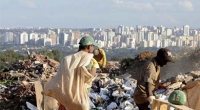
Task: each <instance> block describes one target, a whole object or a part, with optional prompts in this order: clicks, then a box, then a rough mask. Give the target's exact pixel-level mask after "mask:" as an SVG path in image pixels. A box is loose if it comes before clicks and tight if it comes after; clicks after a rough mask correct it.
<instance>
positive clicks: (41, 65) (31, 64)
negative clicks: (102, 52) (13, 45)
mask: <svg viewBox="0 0 200 110" xmlns="http://www.w3.org/2000/svg"><path fill="white" fill-rule="evenodd" d="M143 54H148V55H149V56H150V57H151V56H154V54H152V53H148V52H144V53H143ZM141 55H142V54H141ZM141 58H142V59H143V57H141ZM138 59H140V58H139V57H138ZM145 59H146V58H145ZM129 60H130V59H128V60H127V61H129ZM127 61H124V62H125V63H126V64H125V65H124V66H126V65H127V63H128V65H129V63H130V62H127ZM134 62H135V63H134V66H131V67H138V68H139V67H140V65H141V64H138V65H136V64H137V63H136V62H139V60H134ZM142 63H143V60H142ZM7 64H8V69H7V70H4V71H3V72H0V80H2V81H5V82H6V81H11V82H9V84H8V83H7V84H6V86H4V85H1V84H0V105H1V106H0V110H25V109H28V107H27V105H26V103H27V102H29V103H31V104H33V105H35V106H36V95H35V87H34V81H38V80H46V79H48V78H49V77H51V76H54V75H55V74H56V73H57V68H58V65H59V63H58V62H57V61H55V60H52V59H50V58H48V57H46V56H44V55H40V54H35V53H34V52H33V53H32V54H29V59H28V60H24V61H19V60H18V61H16V62H14V63H11V64H10V63H7ZM130 65H131V64H130ZM138 68H135V70H137V69H138ZM130 69H131V68H129V70H130ZM111 70H112V71H114V72H115V73H116V72H117V74H116V75H112V74H111V73H99V75H98V77H97V78H96V79H95V80H94V81H93V84H92V87H91V88H90V90H89V91H90V94H89V97H90V99H91V102H90V107H91V108H92V109H105V110H112V109H123V110H137V109H138V108H137V106H136V105H135V103H134V101H133V98H132V97H133V93H134V90H135V87H136V83H137V82H136V80H135V79H133V78H132V76H133V75H132V73H131V74H128V73H129V71H118V68H114V69H112V68H111ZM112 71H109V72H112ZM110 75H112V77H110ZM199 78H200V71H191V72H187V73H185V74H179V75H177V76H175V77H171V78H168V79H165V80H162V81H161V83H162V84H163V85H164V86H167V88H168V90H167V91H161V90H160V91H156V92H157V94H161V95H162V96H163V95H166V96H168V95H169V94H170V93H171V92H172V91H174V90H177V89H181V88H182V87H183V86H184V85H186V84H188V83H190V82H192V81H194V80H197V79H199ZM12 81H13V82H12ZM164 98H166V97H164Z"/></svg>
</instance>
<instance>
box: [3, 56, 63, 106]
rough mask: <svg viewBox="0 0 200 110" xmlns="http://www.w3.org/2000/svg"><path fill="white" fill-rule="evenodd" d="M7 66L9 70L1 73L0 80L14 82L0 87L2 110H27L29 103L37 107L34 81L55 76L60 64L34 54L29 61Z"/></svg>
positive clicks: (19, 61)
mask: <svg viewBox="0 0 200 110" xmlns="http://www.w3.org/2000/svg"><path fill="white" fill-rule="evenodd" d="M7 64H8V67H9V69H8V70H4V71H3V72H0V80H1V81H5V82H6V81H13V82H10V83H9V84H5V86H4V85H0V105H1V106H0V110H25V109H27V102H28V105H29V106H30V104H33V105H35V106H36V95H35V86H34V81H37V80H46V79H47V78H49V77H50V76H53V75H55V74H56V72H57V68H58V65H59V62H57V61H55V60H53V59H49V58H48V57H46V56H44V55H40V54H39V55H38V54H35V53H32V54H31V55H30V56H29V59H28V60H24V61H21V60H17V61H15V62H14V63H11V64H9V63H7Z"/></svg>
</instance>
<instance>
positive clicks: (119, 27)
mask: <svg viewBox="0 0 200 110" xmlns="http://www.w3.org/2000/svg"><path fill="white" fill-rule="evenodd" d="M118 33H119V34H121V35H122V34H123V33H124V26H122V25H120V26H118Z"/></svg>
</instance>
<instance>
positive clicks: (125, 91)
mask: <svg viewBox="0 0 200 110" xmlns="http://www.w3.org/2000/svg"><path fill="white" fill-rule="evenodd" d="M130 77H131V75H130V74H123V75H120V76H117V77H115V78H113V79H110V78H109V77H108V74H103V73H102V74H99V76H98V77H97V78H96V79H95V81H94V82H93V84H92V87H91V90H90V95H89V96H90V99H91V103H90V106H91V108H92V109H101V110H102V109H105V110H113V109H123V110H134V109H136V108H137V107H136V105H135V103H134V101H133V98H132V96H133V93H134V89H135V87H136V80H134V79H132V78H130Z"/></svg>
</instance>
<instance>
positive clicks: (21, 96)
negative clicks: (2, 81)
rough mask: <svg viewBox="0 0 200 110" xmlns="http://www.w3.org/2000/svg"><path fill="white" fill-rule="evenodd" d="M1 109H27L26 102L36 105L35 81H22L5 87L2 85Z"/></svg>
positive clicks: (0, 95)
mask: <svg viewBox="0 0 200 110" xmlns="http://www.w3.org/2000/svg"><path fill="white" fill-rule="evenodd" d="M0 88H1V89H0V90H1V91H0V104H1V106H0V109H1V110H25V109H27V107H26V102H30V103H32V104H34V105H36V99H35V98H36V96H35V87H34V84H33V83H28V82H26V81H22V82H20V83H13V84H12V85H10V86H8V87H5V86H3V85H0Z"/></svg>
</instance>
